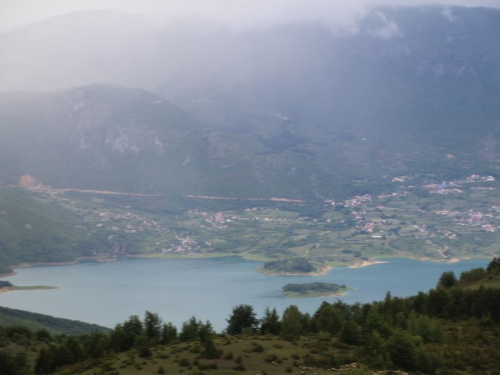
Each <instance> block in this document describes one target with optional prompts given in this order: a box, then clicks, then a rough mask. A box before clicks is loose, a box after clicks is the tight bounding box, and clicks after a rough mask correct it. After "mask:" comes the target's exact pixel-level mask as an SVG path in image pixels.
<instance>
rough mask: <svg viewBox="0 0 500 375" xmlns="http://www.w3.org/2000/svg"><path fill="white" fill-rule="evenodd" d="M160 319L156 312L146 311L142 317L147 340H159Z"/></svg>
mask: <svg viewBox="0 0 500 375" xmlns="http://www.w3.org/2000/svg"><path fill="white" fill-rule="evenodd" d="M161 328H162V320H161V318H160V317H159V316H158V314H155V313H152V312H151V311H146V315H145V317H144V331H145V333H146V337H147V338H148V340H150V341H152V340H157V341H159V340H160V337H161Z"/></svg>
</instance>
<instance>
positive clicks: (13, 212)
mask: <svg viewBox="0 0 500 375" xmlns="http://www.w3.org/2000/svg"><path fill="white" fill-rule="evenodd" d="M87 229H88V228H87V224H86V223H85V222H84V220H83V219H82V217H81V216H79V215H77V214H76V213H74V212H73V211H71V210H70V209H66V208H63V207H61V206H60V205H58V204H55V203H54V202H50V201H48V200H41V199H40V198H36V197H34V196H33V195H32V194H31V193H29V192H27V191H22V190H19V189H12V188H7V187H0V238H1V241H0V274H1V273H8V272H10V269H9V268H8V267H7V266H12V265H17V264H21V263H29V262H68V261H73V260H74V259H75V258H77V257H80V256H93V255H96V254H100V253H103V252H108V251H109V248H108V245H107V242H106V241H105V239H104V238H102V237H101V236H99V235H97V236H90V235H89V233H88V232H87Z"/></svg>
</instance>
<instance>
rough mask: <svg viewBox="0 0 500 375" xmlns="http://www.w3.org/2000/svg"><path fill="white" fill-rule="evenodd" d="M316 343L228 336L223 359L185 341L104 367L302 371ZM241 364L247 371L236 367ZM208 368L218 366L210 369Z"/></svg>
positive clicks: (125, 371) (124, 374) (122, 370)
mask: <svg viewBox="0 0 500 375" xmlns="http://www.w3.org/2000/svg"><path fill="white" fill-rule="evenodd" d="M315 344H316V340H314V339H311V338H302V339H301V340H298V341H297V342H295V343H292V342H288V341H284V340H281V339H279V338H277V337H275V336H268V337H267V336H263V337H262V336H259V337H257V336H256V337H251V336H248V337H226V338H218V339H216V345H217V347H218V348H219V349H222V351H223V354H222V357H221V358H220V359H200V358H199V354H198V353H197V351H198V350H199V345H200V344H199V343H182V344H174V345H170V346H161V347H157V348H154V349H153V350H152V351H153V355H152V357H150V358H140V357H138V356H137V355H136V354H135V353H134V352H128V353H123V354H118V355H114V356H112V357H110V358H108V359H106V360H104V361H102V363H101V366H100V368H101V369H104V368H105V369H107V370H108V371H109V370H115V371H118V372H119V374H120V375H132V374H133V375H136V374H157V373H158V369H159V368H160V367H163V369H164V370H165V372H166V373H167V374H181V373H184V374H201V373H204V374H213V375H226V374H227V375H229V374H237V373H250V374H266V373H267V374H283V373H292V374H293V373H295V374H300V373H301V371H303V370H301V369H300V368H299V367H298V366H297V365H299V364H301V363H302V361H303V359H304V358H305V357H306V356H307V355H310V353H311V347H313V346H314V345H315ZM332 353H333V351H332ZM347 353H348V351H345V354H347ZM225 358H229V359H225ZM238 358H241V361H239V360H238ZM237 362H241V363H237ZM239 364H241V365H242V368H244V369H245V370H244V371H240V370H235V368H237V366H238V365H239ZM207 367H216V368H215V369H206V368H207ZM95 371H96V368H91V369H88V370H86V371H83V372H82V374H84V375H92V374H94V373H95ZM311 372H312V371H311ZM314 372H316V373H317V374H329V373H331V372H330V371H327V370H326V368H317V369H316V370H314ZM346 373H348V372H346ZM352 373H353V374H354V373H355V372H354V371H353V372H352ZM360 373H365V372H360ZM366 373H367V374H371V373H372V372H371V371H369V372H366ZM62 374H64V372H62Z"/></svg>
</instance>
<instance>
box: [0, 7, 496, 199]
mask: <svg viewBox="0 0 500 375" xmlns="http://www.w3.org/2000/svg"><path fill="white" fill-rule="evenodd" d="M445 10H446V12H445ZM89 25H92V27H91V28H90V26H89ZM112 25H115V26H116V27H110V26H112ZM478 25H480V27H478ZM499 25H500V11H498V10H495V9H487V8H462V7H448V8H446V9H443V8H442V7H440V6H427V7H395V8H380V9H374V10H373V11H372V12H370V13H369V14H368V15H367V16H366V17H365V18H363V19H362V20H360V23H359V25H358V29H359V30H358V32H355V33H347V34H342V35H338V34H336V33H334V32H332V30H329V29H328V28H327V27H325V25H322V24H320V23H315V22H310V23H290V24H285V25H280V26H275V27H272V28H269V29H251V30H240V31H238V32H233V31H230V30H227V29H224V28H223V27H214V26H213V25H210V24H209V23H206V24H205V23H203V22H201V23H200V24H199V25H197V26H195V25H191V24H189V25H184V26H183V25H178V24H175V25H171V26H170V27H168V28H162V27H151V26H149V25H148V24H147V22H145V21H144V20H143V19H141V18H140V17H135V16H130V15H127V14H122V13H119V12H107V11H93V12H77V13H72V14H69V15H62V16H58V17H54V18H51V19H48V20H45V21H42V22H38V23H36V24H33V25H30V26H27V27H25V28H21V29H19V30H15V31H12V32H10V33H4V34H2V35H1V38H0V52H1V55H2V56H6V59H5V60H3V61H2V62H0V66H1V67H2V68H1V69H0V71H1V72H3V73H2V74H3V76H2V77H3V78H2V79H1V80H0V82H2V84H1V88H0V89H1V90H3V91H9V90H13V89H16V90H19V89H24V90H47V89H50V90H53V89H56V88H57V89H58V90H59V91H58V92H57V93H45V94H44V93H36V94H4V95H3V96H2V97H1V98H0V116H1V118H2V123H1V129H2V131H3V132H4V133H5V134H6V136H5V137H3V138H2V140H4V142H3V143H2V148H1V150H2V154H1V157H2V158H1V160H2V161H4V165H3V166H2V175H1V176H0V177H1V178H2V180H3V181H9V183H14V182H16V181H17V179H18V178H19V176H21V175H23V174H25V173H29V174H31V175H33V176H35V177H37V178H39V179H40V180H42V181H43V182H44V183H45V184H48V185H53V186H56V187H76V188H92V189H100V190H116V191H127V192H154V193H159V194H167V195H172V194H173V195H179V194H193V195H208V196H225V197H248V198H251V197H264V198H271V197H284V198H291V199H321V200H323V199H332V198H338V197H343V198H345V197H347V196H350V195H354V194H358V193H362V194H364V193H373V192H381V191H384V190H386V189H388V188H389V186H388V184H387V183H386V182H384V180H383V179H382V176H386V175H388V176H397V175H401V174H403V173H404V174H423V175H428V176H430V177H432V178H434V179H436V180H437V181H439V180H442V179H453V178H461V177H464V176H467V175H470V174H472V173H484V174H492V175H495V176H497V175H498V168H499V166H498V164H497V161H498V160H499V156H500V151H499V149H498V136H499V130H500V128H499V126H498V117H499V116H500V112H499V108H500V105H499V104H500V91H499V90H498V87H500V76H499V73H498V72H499V71H500V60H499V57H498V56H500V42H499V38H497V36H498V34H499V33H500V29H499V28H500V26H499ZM391 30H392V31H391ZM33 35H38V36H39V37H38V42H37V46H36V50H33V49H32V48H29V47H28V46H30V42H29V41H30V40H31V38H33ZM93 35H105V36H106V37H101V38H93V37H92V36H93ZM121 40H126V42H124V43H122V42H120V41H121ZM180 41H182V42H180ZM13 46H18V47H16V48H14V47H13ZM102 51H106V53H102ZM172 55H175V56H176V57H177V58H176V59H171V58H170V56H172ZM61 56H66V57H67V58H62V57H61ZM138 56H143V57H144V58H143V59H139V58H138ZM152 56H154V58H153V57H152ZM253 56H260V58H259V59H254V58H253ZM28 57H31V58H34V57H36V59H37V64H33V65H31V64H28V65H22V68H23V69H18V68H19V67H20V66H21V65H20V64H17V63H16V62H17V61H19V60H22V61H26V59H27V58H28ZM136 57H137V58H136ZM28 60H29V59H28ZM250 62H251V63H250ZM2 64H3V65H2ZM89 67H90V68H89ZM103 82H104V83H113V84H116V85H122V86H126V87H128V88H124V87H117V86H109V85H105V86H102V83H103ZM89 84H91V86H83V87H79V88H76V89H75V88H74V87H75V86H82V85H89ZM99 85H100V86H99ZM130 87H138V88H140V90H139V89H133V88H130ZM143 90H146V91H147V92H146V91H143ZM151 93H154V95H153V94H151ZM165 99H166V100H167V101H166V100H165ZM170 103H174V104H175V106H174V105H172V104H170ZM176 106H177V107H176ZM26 108H30V110H29V111H26ZM180 108H182V109H183V110H181V109H180ZM194 115H195V116H196V117H195V116H194ZM9 124H10V125H9ZM13 124H15V128H16V129H19V130H20V131H19V132H15V131H13V126H14V125H13ZM30 135H32V136H33V137H30ZM7 160H8V161H10V162H8V163H7V162H5V161H7Z"/></svg>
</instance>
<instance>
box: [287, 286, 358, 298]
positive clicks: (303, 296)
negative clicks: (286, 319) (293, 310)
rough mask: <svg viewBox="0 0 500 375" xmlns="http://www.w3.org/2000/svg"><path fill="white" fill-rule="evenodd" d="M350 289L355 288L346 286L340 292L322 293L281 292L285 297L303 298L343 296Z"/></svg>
mask: <svg viewBox="0 0 500 375" xmlns="http://www.w3.org/2000/svg"><path fill="white" fill-rule="evenodd" d="M351 290H355V288H349V287H348V288H346V289H344V290H343V291H341V292H336V293H331V294H326V293H325V294H322V293H309V294H307V293H306V294H299V293H295V294H294V293H290V294H287V292H283V294H284V296H283V297H284V298H287V299H303V298H333V297H343V296H345V295H346V294H347V292H350V291H351Z"/></svg>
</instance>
